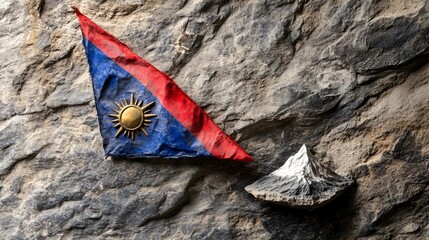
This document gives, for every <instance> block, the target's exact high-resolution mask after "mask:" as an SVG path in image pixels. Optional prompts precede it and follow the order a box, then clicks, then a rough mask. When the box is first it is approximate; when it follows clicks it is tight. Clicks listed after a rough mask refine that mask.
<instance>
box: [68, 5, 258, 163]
mask: <svg viewBox="0 0 429 240" xmlns="http://www.w3.org/2000/svg"><path fill="white" fill-rule="evenodd" d="M73 8H74V9H75V11H76V15H77V16H78V18H79V22H80V26H81V29H82V33H83V35H84V36H85V37H86V38H87V39H88V40H89V41H91V42H92V43H93V44H94V45H95V46H97V47H98V48H99V49H100V50H101V51H102V52H103V53H104V54H106V55H107V56H108V57H109V58H111V59H112V60H113V61H114V62H116V63H117V64H118V65H119V66H121V67H122V68H123V69H125V70H126V71H127V72H129V73H130V74H131V75H133V76H134V77H135V78H136V79H138V80H139V81H140V82H141V83H142V84H143V85H145V86H146V88H147V89H148V90H149V91H150V92H152V94H153V95H154V96H156V97H157V98H158V99H159V101H160V102H161V104H162V105H163V106H164V108H165V109H166V110H167V111H168V112H170V113H171V114H172V115H173V116H174V117H175V118H176V119H177V120H178V121H179V122H180V123H181V124H183V126H185V127H186V128H187V129H188V130H189V131H190V132H192V133H193V134H194V135H195V136H196V138H197V139H198V140H199V141H200V142H201V144H202V145H203V146H204V147H205V148H206V149H207V151H209V152H210V153H211V154H212V155H213V156H214V157H217V158H220V159H232V160H237V161H242V162H250V161H252V160H253V159H252V157H251V156H250V155H249V154H247V153H246V152H245V151H244V150H243V149H242V148H241V147H240V146H239V145H238V144H237V143H236V142H235V141H234V140H233V139H232V138H231V137H229V136H228V135H227V134H226V133H224V132H223V131H222V130H221V129H220V128H219V127H218V126H217V125H216V123H214V122H213V120H212V119H211V118H210V117H209V116H208V115H207V113H206V112H205V111H204V110H203V109H201V108H200V107H199V106H198V105H197V104H196V103H195V102H194V101H193V100H192V99H191V98H190V97H189V96H188V95H186V93H184V92H183V91H182V90H181V89H180V88H179V87H178V86H177V85H176V83H175V82H174V81H173V80H172V79H171V78H170V77H169V76H167V75H166V74H165V73H163V72H161V71H160V70H158V69H156V68H155V67H154V66H152V65H151V64H150V63H149V62H147V61H146V60H144V59H143V58H141V57H140V56H138V55H137V54H135V53H133V52H132V51H131V50H130V49H129V47H128V46H127V45H125V44H124V43H122V42H120V41H119V40H118V39H116V38H115V37H113V36H112V35H111V34H109V33H108V32H106V31H105V30H104V29H102V28H101V27H99V26H98V25H97V24H95V23H94V22H93V21H91V20H90V19H89V18H87V17H86V16H84V15H83V14H82V13H81V12H80V11H79V9H77V8H75V7H73Z"/></svg>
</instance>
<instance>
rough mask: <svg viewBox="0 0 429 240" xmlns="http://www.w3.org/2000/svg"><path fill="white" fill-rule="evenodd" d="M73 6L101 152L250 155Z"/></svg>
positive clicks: (172, 84) (163, 78) (166, 78)
mask: <svg viewBox="0 0 429 240" xmlns="http://www.w3.org/2000/svg"><path fill="white" fill-rule="evenodd" d="M74 9H75V12H76V14H77V16H78V19H79V22H80V27H81V29H82V34H83V45H84V47H85V52H86V56H87V59H88V64H89V71H90V74H91V77H92V83H93V90H94V98H95V103H96V108H97V113H98V121H99V124H100V132H101V135H102V137H103V146H104V150H105V153H106V155H108V156H116V157H128V158H129V157H137V158H140V157H142V158H143V157H163V158H179V157H180V158H181V157H215V158H218V159H230V160H236V161H242V162H250V161H252V157H251V156H250V155H249V154H247V153H246V152H245V151H244V150H243V149H242V148H241V147H240V146H239V145H238V144H237V143H236V142H235V141H234V140H233V139H232V138H231V137H229V136H228V135H227V134H225V133H224V132H223V131H222V130H221V129H220V128H219V127H218V126H217V125H216V124H215V123H214V122H213V120H212V119H211V118H210V117H209V116H208V115H207V113H206V112H205V111H204V110H202V109H201V108H200V107H199V106H198V105H197V104H196V103H195V102H194V101H192V99H191V98H190V97H188V95H186V94H185V93H184V92H183V91H182V90H181V89H180V88H179V87H178V86H177V85H176V83H175V82H174V81H173V80H172V79H171V78H170V77H169V76H167V75H166V74H164V73H163V72H161V71H160V70H158V69H156V68H155V67H154V66H152V65H151V64H150V63H149V62H147V61H146V60H144V59H143V58H141V57H139V56H138V55H137V54H135V53H133V52H132V51H131V50H130V49H129V48H128V46H127V45H125V44H124V43H122V42H120V41H119V40H118V39H116V38H115V37H113V36H112V35H110V34H109V33H108V32H106V31H105V30H103V29H102V28H101V27H99V26H98V25H96V24H95V23H94V22H92V21H91V20H90V19H89V18H87V17H86V16H84V15H83V14H82V13H81V12H80V11H79V10H78V9H77V8H74Z"/></svg>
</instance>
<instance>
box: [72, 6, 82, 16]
mask: <svg viewBox="0 0 429 240" xmlns="http://www.w3.org/2000/svg"><path fill="white" fill-rule="evenodd" d="M71 8H72V9H73V10H74V13H76V15H78V16H79V15H82V13H81V12H80V10H79V8H77V7H76V6H74V5H72V6H71Z"/></svg>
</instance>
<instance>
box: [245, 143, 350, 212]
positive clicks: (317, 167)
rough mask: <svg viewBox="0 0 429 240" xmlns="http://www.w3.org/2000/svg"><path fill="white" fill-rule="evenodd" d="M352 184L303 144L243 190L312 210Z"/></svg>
mask: <svg viewBox="0 0 429 240" xmlns="http://www.w3.org/2000/svg"><path fill="white" fill-rule="evenodd" d="M352 185H353V180H352V179H351V178H350V177H343V176H340V175H338V174H336V173H335V172H333V171H332V170H331V169H329V168H328V167H327V166H325V165H323V164H322V163H320V160H319V159H317V158H316V157H315V156H314V155H313V153H311V150H310V149H308V147H307V146H305V144H304V145H302V147H301V149H300V150H299V151H298V152H297V153H296V154H295V155H293V156H291V157H289V158H288V159H287V160H286V162H285V164H283V166H281V167H280V168H279V169H277V170H275V171H274V172H272V173H270V174H268V175H266V176H263V177H262V178H261V179H259V180H258V181H256V182H254V183H252V184H250V185H248V186H246V187H245V188H244V189H245V190H246V191H247V192H249V193H251V194H252V195H253V196H255V197H256V198H259V199H262V200H264V201H268V202H273V203H276V204H280V205H282V206H287V207H292V208H299V209H308V210H313V209H316V208H319V207H322V206H324V205H326V204H328V203H329V202H331V201H333V200H334V199H335V198H337V197H338V196H340V195H341V194H342V193H343V192H344V191H345V190H346V189H347V188H349V187H350V186H352Z"/></svg>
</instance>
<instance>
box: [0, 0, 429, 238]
mask: <svg viewBox="0 0 429 240" xmlns="http://www.w3.org/2000/svg"><path fill="white" fill-rule="evenodd" d="M71 4H74V5H76V6H77V7H79V8H80V9H81V11H82V12H83V13H84V14H86V15H88V16H89V17H90V18H92V19H93V20H94V21H95V22H97V23H99V24H100V25H101V26H102V27H104V28H105V29H107V30H108V31H109V32H111V33H112V34H114V35H115V36H117V37H118V38H119V39H121V40H122V41H124V42H126V43H127V44H128V45H129V46H130V47H131V48H132V49H133V50H134V51H135V52H136V53H137V54H139V55H141V56H144V57H145V58H146V59H147V60H149V61H150V62H152V63H153V64H154V65H155V66H156V67H158V68H159V69H161V70H163V71H165V72H167V73H168V74H170V75H171V76H172V77H173V78H174V79H175V80H176V82H177V83H178V85H179V86H180V87H182V88H183V89H184V90H185V91H186V92H187V93H188V94H189V95H190V96H191V97H192V98H193V99H194V100H195V101H196V102H197V103H199V104H200V105H201V106H202V107H203V108H204V109H205V110H206V111H207V112H208V113H209V115H210V116H212V117H213V119H214V121H215V122H216V123H218V124H219V125H220V127H221V128H223V129H225V131H226V132H227V133H229V134H231V135H232V136H233V137H234V138H235V139H237V140H238V142H239V143H240V144H241V145H242V146H243V147H244V148H245V149H246V150H248V152H249V153H251V154H252V155H253V156H254V157H255V162H254V163H251V164H239V163H232V162H224V161H221V162H219V161H214V160H213V161H208V160H203V159H195V160H169V161H167V160H142V161H137V160H136V161H130V160H121V159H118V160H112V159H105V158H104V156H103V150H102V142H101V138H100V134H99V132H98V124H97V122H96V112H95V108H94V102H93V100H92V97H91V82H90V78H89V74H88V66H87V64H86V59H85V56H84V50H83V47H82V46H81V34H80V30H79V26H78V23H77V20H76V17H75V16H74V14H73V12H72V9H71V7H70V5H71ZM428 11H429V5H428V3H427V1H424V0H414V1H399V0H389V1H375V0H369V1H353V0H347V1H334V0H325V1H301V0H295V1H293V0H288V1H281V0H279V1H265V0H263V1H262V0H259V1H258V0H249V1H222V0H220V1H208V0H189V1H177V0H162V1H140V0H121V1H118V0H109V1H106V0H97V1H95V0H92V1H77V0H71V1H54V0H43V1H42V0H27V1H14V0H2V1H0V43H1V45H0V58H1V61H0V80H1V87H0V232H1V238H6V239H46V238H48V239H49V238H50V239H59V238H63V239H89V238H95V239H96V238H98V239H109V238H110V239H113V238H116V239H117V238H124V239H130V238H131V239H132V238H135V239H150V238H152V239H159V238H170V239H180V238H191V239H229V238H238V239H270V238H271V239H357V238H361V239H401V238H404V237H406V238H407V239H421V238H424V237H425V236H428V234H427V232H428V230H427V229H428V227H427V226H428V222H429V206H428V203H429V188H428V183H429V174H428V167H429V166H428V164H429V163H428V161H429V160H428V158H429V137H428V136H429V130H428V129H429V120H428V119H429V64H428V59H429V58H428V56H429V55H428V53H429V51H428V47H429V46H428V45H429V41H427V37H428V30H429V19H428V18H429V13H428ZM302 143H306V144H308V146H310V147H311V148H314V149H315V151H316V152H318V153H319V155H317V156H316V157H318V158H319V159H321V161H322V162H323V163H324V164H326V165H327V166H329V167H330V168H332V169H334V170H335V171H336V172H337V173H339V174H341V175H348V174H350V175H352V176H353V178H354V179H356V183H357V184H356V187H355V188H352V189H350V190H349V191H346V192H345V193H344V194H343V195H342V196H340V197H339V198H338V199H336V200H335V201H334V202H332V204H330V205H327V206H325V207H322V208H320V209H317V210H315V211H312V212H310V213H309V212H306V211H302V210H293V209H288V208H282V207H279V206H277V205H274V204H269V203H265V202H261V201H258V200H256V199H255V198H253V196H251V195H250V194H248V193H247V192H246V191H245V190H244V187H245V186H247V185H249V184H251V183H252V182H254V181H255V180H257V179H259V178H261V177H262V176H264V175H266V174H268V173H270V172H272V171H273V170H275V169H277V168H279V167H280V166H281V165H282V164H283V163H284V159H285V158H286V157H288V156H291V155H292V154H293V153H295V152H296V151H298V149H299V147H300V146H301V144H302ZM410 222H413V223H415V224H417V225H418V226H420V228H418V229H417V230H416V231H412V232H410V233H406V234H405V233H400V232H401V231H402V230H401V229H402V228H403V227H404V226H405V225H406V224H408V223H410Z"/></svg>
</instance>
